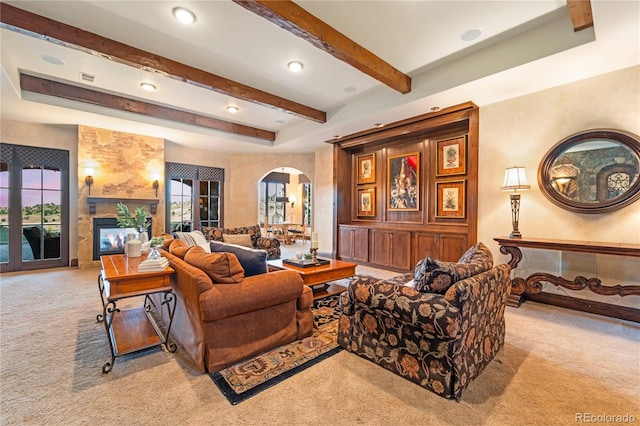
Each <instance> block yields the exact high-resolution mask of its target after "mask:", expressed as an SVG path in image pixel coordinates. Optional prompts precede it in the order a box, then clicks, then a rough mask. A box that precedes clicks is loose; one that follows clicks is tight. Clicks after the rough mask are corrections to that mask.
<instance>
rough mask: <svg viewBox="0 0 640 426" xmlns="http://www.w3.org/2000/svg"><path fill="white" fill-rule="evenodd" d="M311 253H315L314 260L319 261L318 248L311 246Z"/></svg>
mask: <svg viewBox="0 0 640 426" xmlns="http://www.w3.org/2000/svg"><path fill="white" fill-rule="evenodd" d="M309 253H311V254H312V255H313V261H314V262H317V261H318V249H317V248H311V249H309Z"/></svg>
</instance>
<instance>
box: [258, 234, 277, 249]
mask: <svg viewBox="0 0 640 426" xmlns="http://www.w3.org/2000/svg"><path fill="white" fill-rule="evenodd" d="M278 247H280V240H278V239H277V238H274V237H262V236H260V237H258V239H257V240H256V248H259V249H262V250H268V249H270V248H278Z"/></svg>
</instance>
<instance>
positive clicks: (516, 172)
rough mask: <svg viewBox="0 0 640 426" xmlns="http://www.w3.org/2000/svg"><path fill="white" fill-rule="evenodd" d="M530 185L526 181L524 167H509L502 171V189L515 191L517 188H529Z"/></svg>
mask: <svg viewBox="0 0 640 426" xmlns="http://www.w3.org/2000/svg"><path fill="white" fill-rule="evenodd" d="M530 188H531V185H529V182H527V176H526V175H525V174H524V167H516V166H514V167H510V168H508V169H505V171H504V181H503V182H502V187H500V189H501V190H503V191H511V190H513V191H517V190H518V189H530Z"/></svg>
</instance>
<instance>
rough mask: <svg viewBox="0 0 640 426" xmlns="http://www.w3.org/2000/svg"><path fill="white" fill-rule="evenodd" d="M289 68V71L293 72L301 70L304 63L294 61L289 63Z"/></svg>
mask: <svg viewBox="0 0 640 426" xmlns="http://www.w3.org/2000/svg"><path fill="white" fill-rule="evenodd" d="M287 68H289V71H291V72H300V71H302V68H304V65H303V64H302V62H298V61H293V62H289V63H288V64H287Z"/></svg>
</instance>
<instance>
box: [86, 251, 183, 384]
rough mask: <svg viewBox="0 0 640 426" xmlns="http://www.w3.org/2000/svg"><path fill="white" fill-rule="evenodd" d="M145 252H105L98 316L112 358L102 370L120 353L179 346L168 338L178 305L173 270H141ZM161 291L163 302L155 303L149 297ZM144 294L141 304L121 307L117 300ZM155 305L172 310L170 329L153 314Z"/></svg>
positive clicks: (157, 307)
mask: <svg viewBox="0 0 640 426" xmlns="http://www.w3.org/2000/svg"><path fill="white" fill-rule="evenodd" d="M145 259H146V256H143V257H138V258H129V257H127V256H125V255H111V256H102V257H101V258H100V261H101V264H102V271H101V272H100V275H99V276H98V290H99V291H100V299H101V301H102V314H98V315H97V316H96V320H97V321H98V322H102V323H104V327H105V331H106V333H107V341H108V342H109V348H110V351H111V360H110V361H107V362H106V363H105V364H104V365H103V366H102V372H103V373H105V374H106V373H109V372H110V371H111V369H112V368H113V365H114V363H115V359H116V357H118V356H122V355H125V354H130V353H133V352H138V351H141V350H144V349H147V348H151V347H153V346H158V345H162V346H164V348H165V349H166V350H167V351H169V352H172V353H173V352H175V351H176V349H177V346H176V344H175V343H171V342H169V333H170V332H171V323H172V322H173V314H174V312H175V308H176V297H175V294H174V293H173V290H172V289H171V285H170V282H169V279H170V277H171V275H172V274H173V273H174V270H173V269H172V268H171V267H167V268H165V269H164V270H162V271H157V272H138V265H139V264H140V262H142V261H143V260H145ZM155 293H162V294H163V295H164V296H163V298H162V306H155V305H154V304H153V302H152V300H151V298H150V297H149V296H150V295H152V294H155ZM142 296H144V302H143V304H142V306H138V307H134V308H128V309H120V308H118V306H117V304H118V302H119V301H120V300H122V299H127V298H131V297H142ZM152 306H153V307H154V308H156V309H163V308H164V307H166V309H167V313H168V314H169V324H168V325H167V332H166V334H163V332H162V330H161V329H160V327H159V326H158V324H157V323H156V321H155V319H154V318H153V316H152V315H151V308H152Z"/></svg>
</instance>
